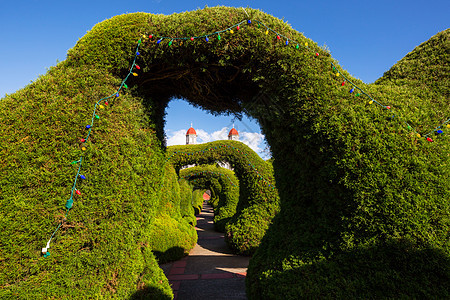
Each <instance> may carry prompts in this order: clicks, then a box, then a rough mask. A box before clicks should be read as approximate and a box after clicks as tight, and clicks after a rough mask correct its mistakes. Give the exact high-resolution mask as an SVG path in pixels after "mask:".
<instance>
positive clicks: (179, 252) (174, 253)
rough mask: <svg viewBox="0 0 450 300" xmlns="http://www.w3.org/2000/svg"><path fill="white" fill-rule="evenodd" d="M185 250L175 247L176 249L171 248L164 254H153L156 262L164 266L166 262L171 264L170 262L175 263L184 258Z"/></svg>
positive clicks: (159, 252) (158, 252)
mask: <svg viewBox="0 0 450 300" xmlns="http://www.w3.org/2000/svg"><path fill="white" fill-rule="evenodd" d="M185 250H186V249H184V248H182V247H178V246H176V247H171V248H169V249H167V250H166V251H164V252H162V251H153V254H154V255H155V257H156V260H157V261H158V263H159V264H164V263H167V262H171V261H175V260H178V259H181V258H183V257H184V256H186V254H185Z"/></svg>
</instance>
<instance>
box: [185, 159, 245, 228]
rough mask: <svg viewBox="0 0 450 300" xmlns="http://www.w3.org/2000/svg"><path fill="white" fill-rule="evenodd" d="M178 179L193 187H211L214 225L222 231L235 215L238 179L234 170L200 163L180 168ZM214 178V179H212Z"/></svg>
mask: <svg viewBox="0 0 450 300" xmlns="http://www.w3.org/2000/svg"><path fill="white" fill-rule="evenodd" d="M180 179H184V180H187V181H189V182H190V183H191V185H192V186H193V187H194V188H202V189H213V190H214V191H215V195H214V197H215V198H212V199H211V200H212V204H213V208H214V227H215V229H216V230H217V231H220V232H224V231H225V225H226V224H227V223H228V221H229V220H230V219H231V218H232V217H233V216H234V215H235V213H236V207H237V205H238V202H239V180H238V179H237V178H236V176H235V175H234V172H233V171H231V170H228V169H225V168H220V167H217V166H210V165H201V166H196V167H191V168H187V169H182V170H180ZM212 179H215V180H212Z"/></svg>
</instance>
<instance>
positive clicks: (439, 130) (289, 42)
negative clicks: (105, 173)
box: [42, 10, 450, 257]
mask: <svg viewBox="0 0 450 300" xmlns="http://www.w3.org/2000/svg"><path fill="white" fill-rule="evenodd" d="M244 11H245V10H244ZM247 16H248V15H247ZM253 24H256V27H257V28H258V29H260V30H264V34H265V35H269V34H271V35H274V36H275V37H276V40H277V41H284V44H285V45H286V46H289V47H293V48H294V49H296V50H298V49H300V48H302V49H306V50H307V51H309V52H311V53H312V54H313V55H314V56H315V57H318V56H319V53H318V52H315V51H314V50H313V49H311V48H309V46H308V42H303V43H302V42H298V41H296V40H294V39H291V38H289V37H287V36H285V35H283V34H281V33H279V32H277V31H276V30H274V29H272V28H270V27H269V26H267V25H266V24H264V23H263V22H261V21H258V20H251V19H250V17H249V18H248V19H246V20H243V21H241V22H238V23H236V24H234V25H232V26H229V27H227V28H225V29H222V30H219V31H215V32H212V33H209V34H204V35H199V36H190V37H168V36H159V35H152V34H145V35H143V36H142V38H140V39H139V40H138V42H137V47H136V51H135V54H134V59H133V62H132V64H131V67H130V70H129V73H128V74H127V76H126V77H125V78H124V79H123V80H122V83H121V84H120V86H119V88H118V89H117V91H115V92H114V93H113V94H111V95H109V96H107V97H105V98H102V99H100V100H98V101H97V102H96V103H95V105H94V109H93V113H92V118H91V122H90V123H89V124H88V125H86V127H85V128H86V130H87V134H86V137H84V138H81V139H80V146H81V151H82V152H81V155H80V158H79V159H78V160H76V161H73V162H71V164H72V165H75V164H78V171H77V172H76V175H75V178H74V181H73V185H72V189H71V193H70V198H69V199H68V200H67V201H66V204H65V208H66V214H65V216H64V218H63V219H62V220H61V222H60V223H59V224H58V226H57V228H56V230H55V231H54V232H53V233H52V235H51V236H50V239H49V240H48V242H47V244H46V246H45V247H44V248H42V254H43V256H44V257H48V256H50V251H49V248H50V243H51V241H52V239H53V238H54V236H55V234H56V233H57V231H58V230H59V229H60V228H61V226H62V224H63V222H64V220H65V219H66V218H67V216H68V214H69V211H70V210H71V209H72V207H73V204H74V200H75V197H76V196H75V195H77V196H79V195H81V191H80V190H79V189H78V188H77V179H78V178H80V179H81V180H86V176H85V175H82V174H81V173H80V172H81V169H82V168H81V167H82V163H83V157H84V154H83V153H84V152H85V151H87V149H88V148H87V143H88V141H89V137H90V135H91V133H92V129H93V128H94V125H95V121H96V120H98V119H100V115H101V110H102V109H105V106H108V105H109V102H108V100H109V99H114V98H117V97H119V96H120V92H121V90H122V89H127V88H128V86H127V85H126V81H127V80H128V78H129V77H130V76H138V73H136V72H137V71H136V70H140V69H141V67H140V66H139V65H137V64H136V60H137V58H138V57H139V55H140V53H139V47H140V46H141V44H142V41H143V40H144V41H147V40H148V41H152V40H155V41H156V44H158V45H159V44H161V43H162V42H163V41H164V40H167V41H168V45H169V46H172V45H173V43H174V41H189V40H190V41H191V42H194V41H196V40H204V41H205V42H210V41H211V40H212V39H213V38H216V39H217V40H219V41H220V40H221V39H222V35H223V34H224V33H230V34H234V32H235V31H236V32H238V31H239V30H241V28H242V26H245V25H247V26H251V25H253ZM221 34H222V35H221ZM331 67H332V69H333V72H335V75H336V76H342V77H343V78H344V81H343V82H342V86H344V85H345V83H346V82H348V83H350V84H351V85H352V88H351V89H350V93H353V92H354V91H355V89H356V90H358V92H357V94H356V95H357V96H359V95H361V94H363V95H365V96H367V97H369V99H370V101H369V103H370V104H372V103H376V104H378V105H379V106H381V107H383V108H384V109H391V107H390V106H387V105H383V104H381V103H379V102H378V101H376V100H375V99H373V98H372V97H371V96H370V95H369V94H367V93H366V92H364V91H363V90H362V89H361V88H360V87H358V86H357V85H356V84H354V83H353V82H352V81H351V80H350V79H349V78H347V77H346V76H344V74H343V73H342V72H340V71H338V70H337V68H336V66H335V65H334V64H333V63H331ZM358 94H359V95H358ZM394 116H395V115H394ZM403 122H404V123H405V125H406V126H407V128H408V129H409V130H413V131H414V132H415V133H416V134H417V137H419V138H420V137H424V138H426V139H427V140H428V141H430V142H433V139H432V138H431V135H432V134H433V133H435V134H438V135H439V134H443V133H444V131H443V129H445V128H447V129H450V118H448V119H447V120H445V121H444V122H443V123H441V124H440V125H439V126H437V127H436V128H434V129H433V130H432V131H430V132H428V133H426V134H419V133H418V132H417V131H416V130H415V129H413V127H412V126H411V125H410V124H409V123H408V122H406V121H403ZM222 146H225V147H228V145H222ZM236 150H237V151H238V152H239V150H238V149H236ZM199 152H201V151H199ZM245 155H246V154H245ZM169 159H170V158H169ZM248 163H249V165H250V166H252V168H253V169H254V170H255V172H256V173H257V174H258V176H259V178H260V179H261V180H263V181H264V182H265V183H267V184H268V185H269V186H270V187H272V189H275V187H274V185H272V184H271V183H270V182H269V181H268V180H267V179H266V178H264V177H263V176H261V174H259V172H258V170H257V169H256V167H255V166H254V165H253V164H252V163H251V162H250V161H249V160H248Z"/></svg>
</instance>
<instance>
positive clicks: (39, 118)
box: [0, 7, 450, 299]
mask: <svg viewBox="0 0 450 300" xmlns="http://www.w3.org/2000/svg"><path fill="white" fill-rule="evenodd" d="M247 14H248V15H247ZM247 20H250V21H252V22H251V23H249V22H247ZM237 24H240V30H238V29H237ZM230 26H233V27H232V28H231V27H230ZM222 30H223V31H222ZM219 31H221V32H219ZM232 31H233V33H232ZM266 32H267V34H266ZM209 33H214V36H208V35H207V34H209ZM142 35H146V36H147V38H146V39H142V40H141V44H140V47H139V52H140V55H138V56H136V43H137V40H138V39H140V38H141V37H142ZM149 35H152V38H149ZM219 35H220V37H221V38H220V39H219ZM448 36H449V30H447V31H445V32H443V33H440V34H438V35H437V36H436V37H435V38H433V39H431V40H430V42H428V43H425V44H423V45H421V47H420V48H419V49H418V50H417V52H416V53H415V54H414V55H411V56H409V57H407V59H406V60H404V61H402V62H400V63H399V67H398V68H396V69H395V70H393V72H390V73H389V74H388V75H389V76H388V77H387V78H385V80H381V81H379V82H378V83H377V84H372V85H366V84H364V83H362V82H361V81H359V80H357V79H354V78H353V77H351V76H350V75H349V74H348V73H347V72H345V71H344V70H342V69H341V68H340V67H339V66H338V64H337V63H336V61H334V60H333V58H332V57H331V56H330V54H329V53H328V52H327V51H325V50H324V49H321V48H320V47H318V46H317V45H316V43H314V42H313V41H311V40H309V39H307V38H305V37H304V36H303V35H302V34H300V33H298V32H297V31H295V30H293V29H292V28H291V27H290V26H289V25H287V24H286V23H284V22H283V21H281V20H279V19H276V18H274V17H272V16H270V15H267V14H265V13H262V12H260V11H258V10H253V9H247V10H246V12H244V11H243V10H242V9H236V8H228V7H215V8H205V9H201V10H197V11H192V12H186V13H182V14H173V15H170V16H164V15H152V14H147V13H135V14H127V15H121V16H117V17H114V18H112V19H110V20H106V21H104V22H102V23H100V24H98V25H96V26H95V27H94V28H93V29H92V30H91V31H90V32H88V33H87V34H86V35H85V36H84V37H83V38H81V39H80V40H79V42H78V43H77V45H76V46H75V47H74V48H73V49H71V50H70V51H69V53H68V57H67V60H66V61H64V62H62V63H60V64H58V65H57V66H56V67H54V68H51V69H50V70H49V71H48V73H47V74H46V75H45V76H43V77H42V78H40V79H39V80H37V81H36V82H35V83H33V84H31V85H29V86H28V87H26V88H25V89H23V90H21V91H18V92H17V93H14V94H12V95H9V96H8V97H6V98H5V99H3V100H2V101H1V102H0V108H1V109H0V112H1V114H0V123H1V124H2V126H1V127H0V128H1V130H2V137H4V140H3V143H2V145H1V148H0V151H1V153H0V154H1V155H0V157H1V158H2V163H1V164H0V174H1V175H0V186H1V187H2V193H1V201H2V203H1V207H2V208H1V209H2V222H1V224H2V225H1V226H2V227H1V228H0V230H1V232H2V233H3V235H2V239H1V245H0V246H1V247H0V248H1V249H2V253H1V255H2V257H1V263H2V265H3V267H2V269H4V270H7V272H1V273H2V274H1V275H0V276H1V277H0V285H1V289H0V290H1V291H0V293H1V294H0V296H5V297H14V295H21V296H23V297H25V298H26V297H35V298H50V297H53V298H64V297H68V298H74V297H85V298H94V297H96V296H103V297H116V298H125V297H129V296H130V295H132V294H133V293H134V294H133V296H141V295H144V294H145V295H147V296H149V297H153V298H167V297H171V291H170V288H169V285H168V282H167V279H165V277H164V276H163V274H162V272H161V270H160V269H159V268H158V267H157V266H156V261H155V259H154V257H153V254H152V253H151V248H150V247H148V243H147V241H148V239H149V237H148V235H147V231H146V229H148V226H147V224H151V223H152V220H153V218H154V217H155V216H156V215H160V214H163V211H164V210H165V209H167V210H171V209H172V205H173V204H172V203H171V202H165V203H161V202H159V200H158V199H160V197H161V194H162V193H164V192H167V191H166V190H164V188H163V190H162V191H161V182H163V181H164V180H165V175H164V171H163V169H164V167H163V165H164V161H165V159H164V147H161V144H162V142H161V141H162V140H163V123H164V119H163V117H164V110H165V107H166V106H167V103H168V102H169V101H170V99H171V98H173V97H181V98H184V99H186V100H187V101H189V102H190V103H192V104H194V105H197V106H200V107H202V108H204V109H206V110H209V111H211V112H212V113H215V114H219V113H231V114H233V113H234V114H238V115H239V114H241V113H246V114H248V115H250V116H251V117H253V118H255V119H256V120H257V121H258V122H259V124H260V125H261V128H262V131H263V132H264V134H265V136H266V139H267V141H268V143H269V145H270V147H271V151H272V153H273V157H274V163H273V166H274V172H275V178H276V182H277V188H278V190H279V195H280V203H281V211H280V213H279V214H278V215H277V217H276V218H275V220H274V223H273V225H272V226H271V227H270V228H269V230H268V232H267V234H266V236H265V237H264V239H263V241H262V243H261V246H260V247H259V248H258V250H257V252H256V253H255V255H254V256H253V257H252V260H251V262H250V267H249V271H248V276H247V292H248V296H249V298H251V299H260V298H272V299H279V298H280V297H281V298H283V299H298V298H302V297H307V298H308V297H315V296H317V295H320V296H323V297H330V298H333V297H342V298H348V297H362V298H370V297H408V296H411V297H413V298H414V297H415V298H422V297H431V298H445V297H446V296H448V294H449V293H450V291H449V287H448V284H446V282H449V280H450V275H449V273H450V271H449V253H450V250H449V247H450V246H449V243H450V242H449V241H450V238H449V232H450V230H449V220H450V218H449V214H450V207H449V205H450V204H449V201H448V199H450V180H449V179H450V178H449V177H450V175H449V174H450V172H449V171H450V170H449V168H450V164H449V161H450V156H449V155H448V153H450V149H449V148H450V146H449V145H450V144H449V135H448V134H445V133H448V129H447V128H446V127H445V125H446V124H448V120H447V119H446V118H448V115H449V114H450V113H449V108H448V94H447V93H446V91H447V90H448V88H446V87H445V86H446V85H447V83H448V66H449V55H448V42H446V41H448ZM177 37H185V38H186V39H182V40H180V39H177ZM189 37H195V38H193V40H192V41H191V39H190V38H189ZM206 38H208V41H206ZM157 41H159V42H157ZM169 44H170V45H169ZM296 44H298V45H299V46H298V47H297V45H296ZM306 44H308V46H306ZM297 48H298V49H297ZM316 54H317V55H316ZM134 57H136V62H137V63H138V65H139V66H140V70H136V67H135V66H134V64H133V61H132V60H133V58H134ZM411 58H412V59H413V60H414V61H415V62H418V61H420V63H419V65H421V66H422V68H421V71H422V72H420V74H421V75H422V76H416V74H415V75H414V78H412V79H411V81H408V74H410V73H411V72H409V71H410V70H408V66H411V65H414V64H409V62H410V61H411V60H410V59H411ZM422 62H426V63H422ZM130 66H133V70H132V72H133V73H136V75H138V76H130V75H131V73H129V69H130ZM333 66H334V68H335V69H334V68H333ZM402 70H405V71H404V72H403V71H402ZM343 76H344V79H343ZM404 76H406V77H404ZM125 77H126V78H127V81H126V84H127V85H128V86H129V88H128V90H127V89H126V88H125V87H124V86H123V85H122V83H123V81H122V79H123V78H125ZM400 77H401V80H397V79H399V78H400ZM431 80H432V82H433V84H429V82H430V81H431ZM349 84H350V86H349ZM119 87H120V88H119ZM353 87H354V88H356V91H360V90H359V89H358V88H361V89H362V90H363V91H364V92H361V93H360V94H362V95H360V96H359V97H357V96H356V94H355V93H354V92H350V93H349V90H350V91H351V88H353ZM447 87H448V85H447ZM118 90H119V91H120V97H119V98H115V100H113V101H111V100H109V101H110V104H111V105H110V106H108V107H105V108H104V109H101V108H99V110H98V111H96V112H98V114H99V117H100V119H99V120H98V121H96V123H95V125H96V126H95V127H94V128H92V130H93V131H92V133H93V134H92V136H91V137H90V139H89V141H88V143H87V145H81V146H80V145H79V143H78V141H79V138H80V136H82V135H84V132H83V130H84V126H85V125H86V124H88V121H87V120H89V119H90V118H91V117H92V120H94V118H95V116H94V115H92V114H91V113H92V106H93V103H97V104H100V103H99V102H97V101H99V99H102V98H103V97H105V95H111V94H115V93H116V91H118ZM368 95H370V96H371V97H373V98H369V97H368ZM370 99H375V100H376V101H375V103H373V104H369V103H372V102H371V101H373V100H370ZM369 100H370V102H369ZM377 103H379V104H380V105H376V104H377ZM383 103H387V104H389V108H388V106H387V105H384V104H383ZM101 104H102V105H104V104H105V103H104V101H102V102H101ZM62 108H63V109H62ZM96 108H97V106H96ZM399 120H400V121H399ZM446 120H447V121H446ZM405 122H406V123H405ZM443 122H444V123H443ZM441 124H442V125H441ZM439 125H441V126H442V127H440V128H439V129H438V130H434V128H436V126H439ZM409 127H411V128H412V129H409ZM441 130H444V131H445V132H443V133H441V132H442V131H441ZM414 131H416V132H414ZM438 131H440V132H439V133H438ZM89 132H90V131H89ZM417 132H420V133H423V132H425V133H426V132H430V133H428V134H426V136H425V137H426V138H429V139H430V140H433V141H434V142H427V140H426V139H425V138H424V137H418V136H417V135H416V133H417ZM435 134H436V136H435ZM82 146H85V148H86V146H87V150H86V152H85V153H86V154H85V155H84V156H83V158H84V159H83V163H84V166H88V168H86V169H83V170H84V171H83V172H85V174H87V179H88V180H86V181H85V182H83V183H82V192H83V193H82V194H81V195H80V196H75V197H78V198H76V199H75V200H76V201H75V202H74V208H76V209H73V212H71V214H70V215H68V216H67V214H66V217H67V219H68V220H67V222H64V223H62V224H63V225H62V226H61V233H59V235H58V240H57V243H54V245H52V248H51V249H52V256H50V257H47V258H42V257H38V253H39V252H40V249H41V248H42V246H43V245H42V244H43V242H42V241H46V240H47V239H48V235H49V234H50V232H52V231H53V229H54V228H55V227H56V225H57V224H58V222H59V220H61V219H62V218H63V217H64V210H62V209H61V207H62V203H65V201H66V200H67V198H66V195H67V186H68V184H69V185H70V184H71V183H70V182H71V179H72V177H73V173H75V174H77V173H76V172H77V171H76V169H74V165H70V161H73V160H74V158H75V159H77V157H79V155H80V152H82V150H81V149H80V148H81V147H82ZM68 162H69V163H68ZM79 164H81V162H79ZM77 175H78V174H77ZM80 189H81V188H80ZM155 203H158V205H156V204H155ZM19 220H20V221H19ZM174 220H175V218H174ZM176 220H177V222H179V223H180V224H181V223H182V222H183V221H182V220H181V219H176ZM55 224H56V225H55ZM136 290H137V292H135V291H136ZM105 295H106V296H105Z"/></svg>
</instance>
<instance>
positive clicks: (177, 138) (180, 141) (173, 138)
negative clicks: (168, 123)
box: [167, 129, 186, 146]
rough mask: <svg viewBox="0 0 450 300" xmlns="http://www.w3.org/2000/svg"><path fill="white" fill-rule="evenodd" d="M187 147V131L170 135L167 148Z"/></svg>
mask: <svg viewBox="0 0 450 300" xmlns="http://www.w3.org/2000/svg"><path fill="white" fill-rule="evenodd" d="M174 145H186V130H184V129H181V130H177V131H175V132H173V133H172V132H170V133H168V136H167V146H174Z"/></svg>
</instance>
